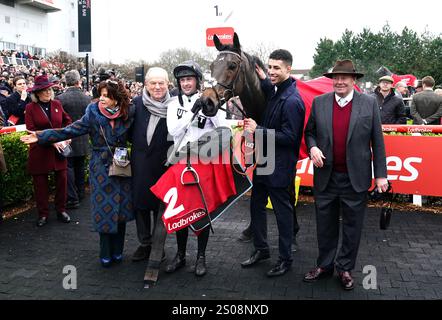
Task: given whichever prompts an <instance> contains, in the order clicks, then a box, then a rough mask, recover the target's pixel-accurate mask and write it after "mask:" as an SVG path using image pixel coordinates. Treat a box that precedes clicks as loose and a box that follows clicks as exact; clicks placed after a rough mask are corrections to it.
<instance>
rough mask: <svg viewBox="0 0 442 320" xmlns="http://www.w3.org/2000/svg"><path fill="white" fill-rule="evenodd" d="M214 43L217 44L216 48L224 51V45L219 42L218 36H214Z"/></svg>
mask: <svg viewBox="0 0 442 320" xmlns="http://www.w3.org/2000/svg"><path fill="white" fill-rule="evenodd" d="M213 42H214V43H215V47H216V49H217V50H218V51H221V50H222V49H223V45H222V43H221V41H219V38H218V36H217V35H216V34H215V35H213Z"/></svg>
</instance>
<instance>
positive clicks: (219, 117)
mask: <svg viewBox="0 0 442 320" xmlns="http://www.w3.org/2000/svg"><path fill="white" fill-rule="evenodd" d="M173 75H174V77H175V78H176V80H177V84H178V93H179V94H178V96H176V97H175V98H174V100H173V102H172V103H171V104H170V106H169V108H168V110H167V128H168V130H169V133H170V134H171V135H172V136H173V140H174V144H175V149H176V150H179V149H181V148H183V147H185V146H186V144H187V143H188V142H193V141H196V140H198V138H199V137H201V136H202V135H203V134H205V133H207V132H209V131H211V130H213V129H215V128H216V127H219V126H220V125H222V122H223V118H224V119H225V113H222V112H218V113H217V114H216V115H215V116H212V115H209V116H208V115H206V114H207V112H206V110H204V105H200V104H198V103H195V102H197V100H198V99H199V97H200V91H199V90H200V89H201V81H202V77H203V74H202V71H201V68H200V66H199V65H198V64H197V63H196V62H194V61H185V62H183V63H181V64H179V65H178V66H176V67H175V69H174V70H173ZM200 106H202V107H203V109H201V108H200ZM205 113H206V114H205ZM223 116H224V117H223ZM192 120H193V122H192V124H190V122H191V121H192ZM189 124H190V126H189ZM186 129H187V130H186ZM209 232H210V227H209V226H208V227H206V228H205V229H203V230H202V231H201V233H199V234H198V253H197V260H196V263H195V275H196V276H204V275H205V274H206V272H207V267H206V247H207V243H208V240H209ZM188 236H189V229H188V228H184V229H181V230H179V231H177V232H176V239H177V246H178V251H177V253H176V255H175V258H174V259H173V260H172V262H171V263H170V264H168V265H167V266H166V272H168V273H172V272H174V271H176V270H177V269H179V268H181V267H183V266H184V265H185V264H186V246H187V239H188Z"/></svg>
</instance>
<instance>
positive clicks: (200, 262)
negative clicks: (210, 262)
mask: <svg viewBox="0 0 442 320" xmlns="http://www.w3.org/2000/svg"><path fill="white" fill-rule="evenodd" d="M206 272H207V266H206V257H205V256H199V257H198V258H197V259H196V263H195V275H196V276H198V277H202V276H204V275H205V274H206Z"/></svg>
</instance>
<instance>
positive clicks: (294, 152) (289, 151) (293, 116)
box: [241, 50, 305, 277]
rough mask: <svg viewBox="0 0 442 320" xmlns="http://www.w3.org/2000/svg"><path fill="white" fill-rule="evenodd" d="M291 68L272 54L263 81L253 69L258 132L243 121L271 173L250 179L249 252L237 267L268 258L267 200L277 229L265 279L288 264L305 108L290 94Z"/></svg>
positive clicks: (283, 55)
mask: <svg viewBox="0 0 442 320" xmlns="http://www.w3.org/2000/svg"><path fill="white" fill-rule="evenodd" d="M292 62H293V58H292V55H291V54H290V52H288V51H287V50H276V51H274V52H272V54H271V55H270V58H269V63H268V68H269V76H270V77H269V78H266V74H265V73H264V72H263V70H261V69H260V68H259V67H257V72H258V75H259V77H260V79H261V87H262V89H263V91H264V93H265V95H266V99H267V103H268V104H267V109H266V112H265V114H264V117H263V120H262V123H260V125H259V126H258V125H257V124H256V122H255V121H254V120H253V119H245V120H244V130H245V131H248V132H251V133H254V132H255V131H256V129H258V130H262V133H263V137H264V140H267V144H263V145H264V150H263V153H264V154H266V156H267V157H272V159H271V160H272V161H273V163H274V165H275V166H274V170H273V172H271V173H270V172H264V171H263V172H262V173H260V168H258V169H257V170H256V171H255V173H254V176H253V189H252V198H251V203H250V214H251V228H252V233H253V244H254V246H255V251H254V252H253V253H252V255H251V256H250V258H249V259H247V260H246V261H244V262H242V263H241V266H242V267H243V268H247V267H250V266H253V265H255V264H256V263H257V262H259V261H261V260H266V259H268V258H270V250H269V245H268V243H267V212H266V204H267V199H268V197H269V196H270V199H271V201H272V204H273V209H274V212H275V216H276V221H277V224H278V232H279V260H278V262H277V264H276V265H275V266H274V267H273V268H272V269H271V270H270V271H269V272H267V276H269V277H274V276H281V275H283V274H285V273H286V272H287V271H288V270H290V267H291V264H292V261H293V258H292V250H291V245H292V241H293V205H294V204H293V203H292V202H291V198H292V197H291V189H292V185H293V180H294V178H295V175H296V163H297V162H298V156H299V148H300V145H301V139H302V130H303V128H304V117H305V107H304V103H303V101H302V99H301V96H300V95H299V92H298V90H297V89H296V80H295V79H293V78H292V77H290V71H291V66H292ZM269 144H274V148H275V152H274V153H273V154H267V153H268V152H267V150H266V149H267V148H266V146H268V145H269ZM267 165H269V163H268V164H267Z"/></svg>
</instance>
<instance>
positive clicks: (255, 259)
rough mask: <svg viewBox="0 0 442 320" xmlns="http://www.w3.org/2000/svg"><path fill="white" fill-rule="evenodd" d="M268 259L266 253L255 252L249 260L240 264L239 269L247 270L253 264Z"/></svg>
mask: <svg viewBox="0 0 442 320" xmlns="http://www.w3.org/2000/svg"><path fill="white" fill-rule="evenodd" d="M267 259H270V254H269V252H268V251H263V250H255V252H253V253H252V255H251V256H250V258H249V259H247V260H246V261H243V262H241V267H243V268H248V267H251V266H253V265H254V264H256V263H258V262H259V261H263V260H267Z"/></svg>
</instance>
